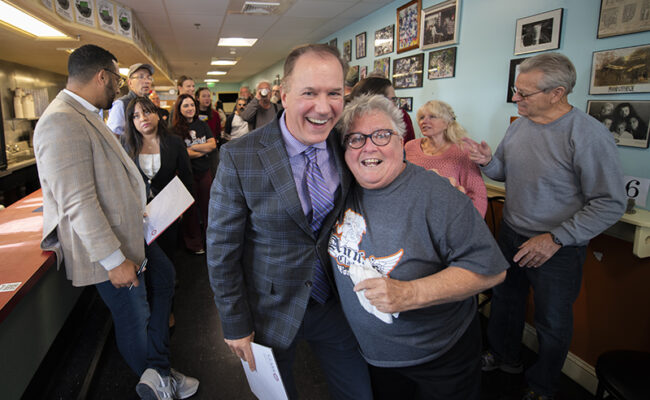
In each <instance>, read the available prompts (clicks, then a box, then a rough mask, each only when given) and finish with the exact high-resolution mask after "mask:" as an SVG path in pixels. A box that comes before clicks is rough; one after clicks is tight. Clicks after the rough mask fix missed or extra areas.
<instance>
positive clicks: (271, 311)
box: [207, 44, 372, 400]
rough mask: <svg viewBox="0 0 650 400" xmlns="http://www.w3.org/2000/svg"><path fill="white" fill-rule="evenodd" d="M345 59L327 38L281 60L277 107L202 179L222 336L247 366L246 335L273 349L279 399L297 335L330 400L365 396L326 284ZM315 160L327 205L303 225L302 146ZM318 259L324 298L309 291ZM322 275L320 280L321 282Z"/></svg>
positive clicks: (342, 175) (339, 164)
mask: <svg viewBox="0 0 650 400" xmlns="http://www.w3.org/2000/svg"><path fill="white" fill-rule="evenodd" d="M345 69H346V65H345V63H344V62H343V61H342V60H341V58H340V56H339V53H338V50H337V49H335V48H332V47H330V46H327V45H322V44H318V45H304V46H301V47H298V48H296V49H294V50H293V51H292V52H291V53H290V54H289V56H288V57H287V59H286V61H285V64H284V83H283V91H282V92H283V93H282V104H283V106H284V108H285V111H284V112H282V113H281V114H279V115H278V117H277V118H276V119H274V121H272V122H271V123H269V124H267V125H265V126H263V127H261V128H259V129H257V130H255V131H253V132H251V133H249V134H247V135H244V136H243V137H241V138H239V139H236V140H233V141H231V142H229V143H228V144H227V145H225V146H223V147H222V149H221V157H220V160H221V161H220V164H219V170H218V171H217V176H216V178H215V181H214V183H213V185H212V191H211V195H210V214H209V223H208V230H207V259H208V270H209V275H210V282H211V285H212V290H213V291H214V293H215V302H216V304H217V308H218V310H219V316H220V318H221V325H222V328H223V333H224V337H225V341H226V343H227V344H228V346H229V347H230V349H231V350H232V351H233V353H235V354H236V355H237V356H238V357H240V358H241V359H242V360H245V361H247V362H248V364H249V366H250V367H251V369H254V368H255V360H254V358H253V355H252V352H251V342H253V341H255V342H256V343H259V344H262V345H265V346H270V347H272V348H273V351H274V354H275V357H276V360H277V362H278V367H279V369H280V373H281V375H282V380H283V381H284V384H285V388H286V390H287V392H288V395H289V398H291V399H294V398H297V392H296V388H295V385H294V382H293V375H292V369H291V366H292V363H293V359H294V355H295V347H296V343H297V342H298V341H299V340H302V339H305V340H307V341H308V342H309V343H310V345H311V347H312V350H313V351H314V353H315V354H316V356H317V358H318V359H319V361H320V363H321V366H322V367H323V371H324V373H325V375H326V377H327V380H328V384H329V390H330V393H331V395H332V398H334V399H355V400H358V399H371V398H372V394H371V389H370V380H369V377H368V370H367V365H366V363H365V361H364V360H363V358H362V357H361V356H360V354H359V352H358V350H357V343H356V340H355V338H354V336H353V334H352V332H351V330H350V328H349V326H348V324H347V321H346V320H345V317H344V315H343V311H342V310H341V307H340V304H339V301H338V298H337V296H336V294H335V293H334V289H333V287H332V286H333V285H331V279H332V277H331V272H330V264H329V259H328V256H327V250H326V245H327V239H328V237H329V231H330V228H331V226H332V223H333V221H334V218H335V215H336V214H338V212H339V211H340V208H341V207H342V204H343V199H344V198H345V195H346V194H347V191H348V187H349V184H350V181H351V177H350V174H349V172H348V171H347V170H346V167H345V163H344V160H343V156H342V153H341V148H340V145H339V143H340V141H338V134H337V133H336V132H335V131H334V130H333V128H334V126H335V125H336V123H337V122H338V119H339V117H340V115H341V111H342V109H343V77H344V76H345ZM308 148H315V149H316V159H317V164H318V167H319V168H320V170H321V171H322V175H323V178H324V183H325V185H326V187H327V191H328V192H329V193H327V195H328V196H329V197H330V200H332V201H333V202H334V209H333V210H332V211H331V212H330V214H329V215H328V216H327V217H326V218H325V220H324V222H323V224H322V225H321V229H320V231H319V232H318V233H313V231H312V228H311V227H310V221H311V217H312V205H311V200H310V197H309V192H308V189H307V185H306V182H305V180H306V176H305V167H306V163H307V160H306V156H305V151H306V149H308ZM317 260H320V263H321V266H324V267H325V271H326V273H327V279H326V280H325V282H324V283H325V285H328V284H329V286H330V287H329V290H330V291H331V295H330V296H329V298H328V299H327V300H326V301H325V302H324V303H321V301H322V299H321V300H319V301H317V300H315V298H316V297H312V288H313V287H315V286H316V281H317V278H316V277H315V276H314V271H315V268H317V267H316V264H317ZM328 281H329V282H328Z"/></svg>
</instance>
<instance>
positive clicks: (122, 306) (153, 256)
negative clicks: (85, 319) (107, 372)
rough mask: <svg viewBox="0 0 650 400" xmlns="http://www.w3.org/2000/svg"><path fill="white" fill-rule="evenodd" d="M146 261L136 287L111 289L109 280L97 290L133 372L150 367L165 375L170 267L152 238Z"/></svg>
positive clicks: (147, 247) (172, 267) (170, 297)
mask: <svg viewBox="0 0 650 400" xmlns="http://www.w3.org/2000/svg"><path fill="white" fill-rule="evenodd" d="M145 254H146V257H147V259H148V260H149V261H148V263H147V267H146V271H145V272H144V274H141V275H140V286H138V287H133V288H132V289H131V290H129V288H128V287H126V288H119V289H117V288H115V286H113V284H112V283H111V282H110V281H106V282H102V283H99V284H97V285H95V286H96V287H97V291H98V292H99V295H100V296H101V298H102V300H104V303H106V306H108V308H109V310H111V314H112V316H113V324H114V326H115V339H116V341H117V348H118V349H119V350H120V354H122V357H124V360H126V363H127V364H128V365H129V367H131V369H132V370H133V372H135V373H136V374H137V375H138V376H140V375H142V373H143V372H144V370H145V369H147V368H154V369H156V370H157V371H158V372H159V373H160V374H161V375H163V376H168V375H169V368H170V367H169V312H170V310H171V301H172V296H173V295H174V274H175V273H174V266H173V265H172V263H171V262H170V261H169V259H168V258H167V256H166V255H165V253H164V252H163V251H162V250H161V249H160V247H158V245H157V244H156V242H155V241H154V242H153V243H151V245H149V246H146V247H145Z"/></svg>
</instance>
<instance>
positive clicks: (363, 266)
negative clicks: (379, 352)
mask: <svg viewBox="0 0 650 400" xmlns="http://www.w3.org/2000/svg"><path fill="white" fill-rule="evenodd" d="M349 273H350V279H352V282H353V283H354V284H355V285H356V284H358V283H359V282H361V281H364V280H366V279H370V278H381V277H382V275H381V273H379V271H377V270H376V269H374V268H373V267H372V264H371V263H370V261H369V260H364V262H363V263H353V264H352V265H350V269H349ZM357 298H358V299H359V303H361V306H363V308H364V309H365V310H366V311H368V312H369V313H370V314H372V315H374V316H375V317H377V318H379V319H380V320H382V321H383V322H385V323H387V324H392V323H393V317H395V318H397V317H398V316H399V313H393V314H392V315H391V314H389V313H385V312H381V311H379V310H377V307H375V306H373V305H372V304H370V301H368V299H367V298H366V295H365V290H361V291H359V292H357Z"/></svg>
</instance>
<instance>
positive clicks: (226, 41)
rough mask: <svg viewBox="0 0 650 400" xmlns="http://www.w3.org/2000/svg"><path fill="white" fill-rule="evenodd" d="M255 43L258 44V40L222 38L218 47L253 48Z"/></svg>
mask: <svg viewBox="0 0 650 400" xmlns="http://www.w3.org/2000/svg"><path fill="white" fill-rule="evenodd" d="M255 42H257V39H246V38H220V39H219V43H218V44H217V46H232V47H251V46H252V45H254V44H255Z"/></svg>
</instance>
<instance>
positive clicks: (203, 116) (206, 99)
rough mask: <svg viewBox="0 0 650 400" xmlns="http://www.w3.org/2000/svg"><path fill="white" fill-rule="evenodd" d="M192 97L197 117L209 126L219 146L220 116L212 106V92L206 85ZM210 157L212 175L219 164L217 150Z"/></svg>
mask: <svg viewBox="0 0 650 400" xmlns="http://www.w3.org/2000/svg"><path fill="white" fill-rule="evenodd" d="M194 98H195V99H196V101H197V102H198V103H199V108H198V115H199V119H200V120H201V121H203V122H205V123H206V124H208V126H209V127H210V130H211V131H212V135H213V136H214V140H215V142H216V144H217V148H219V144H220V141H219V139H220V138H221V117H220V116H219V113H217V111H216V110H215V109H213V108H212V92H210V89H209V88H207V87H200V88H198V89H197V90H196V93H195V96H194ZM208 158H209V159H210V172H211V173H212V176H215V175H216V173H217V166H218V165H219V152H218V151H213V152H211V153H210V155H209V156H208Z"/></svg>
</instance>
